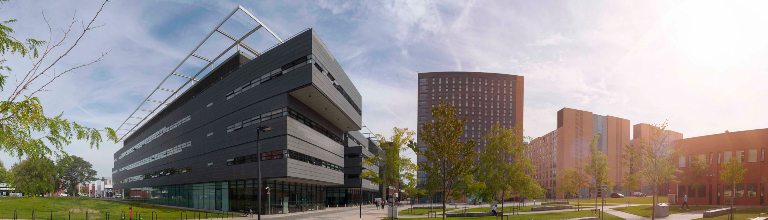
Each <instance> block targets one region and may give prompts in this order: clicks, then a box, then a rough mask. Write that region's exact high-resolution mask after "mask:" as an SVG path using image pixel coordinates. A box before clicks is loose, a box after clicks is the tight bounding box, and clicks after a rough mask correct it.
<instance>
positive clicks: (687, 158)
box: [678, 148, 765, 168]
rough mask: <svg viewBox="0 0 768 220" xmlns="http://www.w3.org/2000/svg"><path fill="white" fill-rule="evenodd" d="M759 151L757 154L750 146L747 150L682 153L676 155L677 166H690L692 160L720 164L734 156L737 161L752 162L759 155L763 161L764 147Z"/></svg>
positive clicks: (755, 160)
mask: <svg viewBox="0 0 768 220" xmlns="http://www.w3.org/2000/svg"><path fill="white" fill-rule="evenodd" d="M759 153H760V154H759V155H758V151H757V149H755V148H752V149H748V150H737V151H724V152H710V153H709V154H706V153H704V154H696V155H684V156H680V157H678V167H681V168H682V167H687V166H690V164H691V163H692V162H693V160H700V161H704V162H706V163H707V164H708V165H709V164H712V163H715V162H716V163H717V164H720V163H724V162H726V161H728V160H730V159H731V158H732V157H735V159H736V160H738V161H739V162H749V163H754V162H757V159H758V156H759V157H760V161H765V148H762V149H760V152H759ZM715 154H717V155H715Z"/></svg>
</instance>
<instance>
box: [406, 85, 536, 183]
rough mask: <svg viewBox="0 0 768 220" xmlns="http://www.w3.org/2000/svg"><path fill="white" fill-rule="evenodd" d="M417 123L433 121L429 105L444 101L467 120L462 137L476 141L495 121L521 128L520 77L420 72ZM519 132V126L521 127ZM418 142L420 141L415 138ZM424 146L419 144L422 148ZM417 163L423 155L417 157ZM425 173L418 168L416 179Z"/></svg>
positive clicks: (479, 145) (480, 145)
mask: <svg viewBox="0 0 768 220" xmlns="http://www.w3.org/2000/svg"><path fill="white" fill-rule="evenodd" d="M418 92H419V93H418V126H419V128H420V127H421V126H422V125H423V124H424V123H426V122H429V121H431V120H432V112H431V110H432V107H434V106H437V105H438V104H440V103H442V102H444V103H448V104H451V105H453V106H454V107H455V108H456V113H457V115H458V116H459V117H460V118H465V119H467V123H466V125H465V127H464V134H463V136H462V137H461V139H473V140H475V141H477V143H478V146H477V148H482V147H483V146H485V143H484V142H483V140H482V138H483V136H485V133H486V131H487V130H489V129H490V128H491V126H492V125H493V124H495V123H499V124H501V126H502V127H505V128H513V127H519V128H522V127H523V76H516V75H508V74H500V73H483V72H429V73H419V87H418ZM520 132H521V134H520V135H522V129H521V130H520ZM418 143H421V141H418ZM426 147H427V146H424V145H421V144H420V145H419V148H421V149H424V148H426ZM417 159H418V161H419V162H424V161H426V158H424V157H422V156H419V157H418V158H417ZM425 178H426V174H425V173H423V172H421V171H419V172H418V179H419V182H422V181H424V179H425Z"/></svg>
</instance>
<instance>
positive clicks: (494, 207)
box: [491, 204, 496, 216]
mask: <svg viewBox="0 0 768 220" xmlns="http://www.w3.org/2000/svg"><path fill="white" fill-rule="evenodd" d="M491 214H493V216H496V204H493V206H491Z"/></svg>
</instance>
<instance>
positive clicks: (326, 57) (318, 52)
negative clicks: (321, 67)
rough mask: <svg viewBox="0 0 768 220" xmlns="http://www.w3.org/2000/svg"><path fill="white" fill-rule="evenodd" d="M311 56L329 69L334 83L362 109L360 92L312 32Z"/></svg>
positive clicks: (321, 41)
mask: <svg viewBox="0 0 768 220" xmlns="http://www.w3.org/2000/svg"><path fill="white" fill-rule="evenodd" d="M312 54H314V55H315V58H317V59H318V60H319V61H320V62H323V64H325V65H326V67H327V68H329V70H330V71H331V72H332V74H333V77H335V78H336V81H338V82H339V84H341V87H343V88H344V90H346V91H347V93H348V94H349V96H350V97H351V98H352V101H353V102H354V103H355V104H356V105H357V106H359V107H360V108H362V107H363V98H362V96H361V95H360V92H358V91H357V88H356V87H355V85H354V84H352V81H351V80H350V79H349V76H348V75H347V73H346V72H344V69H342V68H341V65H339V62H337V61H336V58H334V57H333V56H332V55H331V54H330V52H329V50H328V48H327V47H326V46H325V43H323V40H321V39H320V37H318V36H317V34H316V32H314V31H312Z"/></svg>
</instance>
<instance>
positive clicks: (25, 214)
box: [0, 208, 246, 220]
mask: <svg viewBox="0 0 768 220" xmlns="http://www.w3.org/2000/svg"><path fill="white" fill-rule="evenodd" d="M83 209H85V210H83ZM83 209H80V208H73V209H69V210H50V209H48V210H46V209H14V210H3V209H2V208H0V219H14V220H16V219H41V220H46V219H48V220H54V219H66V220H71V219H77V220H80V219H85V220H91V219H99V220H110V219H115V220H134V219H135V220H159V219H181V220H188V219H225V218H235V217H242V216H245V215H246V214H240V213H235V212H223V211H216V212H203V211H183V210H182V211H176V210H174V211H149V210H138V209H134V212H133V216H131V213H130V211H128V210H122V211H118V210H115V209H106V210H95V209H88V208H83Z"/></svg>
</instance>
